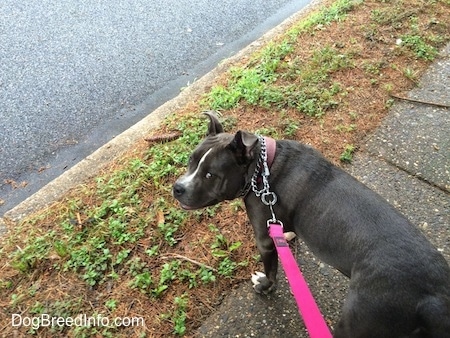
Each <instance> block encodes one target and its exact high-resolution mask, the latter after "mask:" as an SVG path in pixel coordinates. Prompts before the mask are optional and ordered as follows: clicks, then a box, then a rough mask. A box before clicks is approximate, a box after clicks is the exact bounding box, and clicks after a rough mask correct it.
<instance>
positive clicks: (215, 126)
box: [173, 112, 259, 210]
mask: <svg viewBox="0 0 450 338" xmlns="http://www.w3.org/2000/svg"><path fill="white" fill-rule="evenodd" d="M205 114H206V115H207V116H208V117H209V125H208V133H207V136H206V138H205V139H204V140H203V142H202V143H200V144H199V145H198V146H197V148H196V149H195V150H194V152H193V153H192V155H191V157H190V159H189V165H188V169H187V172H186V174H185V175H183V176H182V177H180V178H179V179H178V180H177V181H176V182H175V184H174V185H173V196H174V197H175V198H176V199H177V200H178V201H179V202H180V204H181V207H182V208H184V209H187V210H191V209H199V208H203V207H207V206H210V205H214V204H217V203H219V202H221V201H224V200H232V199H234V198H236V197H239V196H240V195H241V194H242V192H243V190H244V188H245V187H246V186H247V184H248V183H249V180H250V177H251V174H252V172H253V171H254V168H255V157H256V156H257V155H255V154H258V152H257V151H258V148H259V142H258V137H257V136H256V135H254V134H251V133H248V132H245V131H238V132H237V133H236V134H235V135H233V134H228V133H224V131H223V127H222V125H221V124H220V122H219V120H218V119H217V116H216V114H215V113H214V112H206V113H205Z"/></svg>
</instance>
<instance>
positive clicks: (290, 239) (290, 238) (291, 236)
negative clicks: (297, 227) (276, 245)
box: [284, 231, 297, 242]
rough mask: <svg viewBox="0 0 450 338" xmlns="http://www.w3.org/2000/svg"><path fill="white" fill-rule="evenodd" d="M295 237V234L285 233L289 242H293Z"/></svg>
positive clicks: (285, 237)
mask: <svg viewBox="0 0 450 338" xmlns="http://www.w3.org/2000/svg"><path fill="white" fill-rule="evenodd" d="M295 237H297V235H296V234H295V232H292V231H288V232H285V233H284V239H285V240H287V241H288V242H289V241H292V240H293V239H294V238H295Z"/></svg>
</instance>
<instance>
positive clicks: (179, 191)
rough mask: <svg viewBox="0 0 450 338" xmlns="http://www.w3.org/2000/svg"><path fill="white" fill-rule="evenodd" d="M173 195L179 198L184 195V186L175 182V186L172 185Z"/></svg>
mask: <svg viewBox="0 0 450 338" xmlns="http://www.w3.org/2000/svg"><path fill="white" fill-rule="evenodd" d="M172 191H173V195H174V196H175V197H180V196H181V195H183V194H184V192H185V191H186V189H185V188H184V185H182V184H180V183H177V182H175V184H174V185H173V189H172Z"/></svg>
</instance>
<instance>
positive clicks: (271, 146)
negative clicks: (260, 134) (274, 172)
mask: <svg viewBox="0 0 450 338" xmlns="http://www.w3.org/2000/svg"><path fill="white" fill-rule="evenodd" d="M264 139H265V140H266V149H267V165H268V167H269V169H270V167H272V163H273V160H274V158H275V151H276V149H277V141H275V140H274V139H273V138H271V137H264Z"/></svg>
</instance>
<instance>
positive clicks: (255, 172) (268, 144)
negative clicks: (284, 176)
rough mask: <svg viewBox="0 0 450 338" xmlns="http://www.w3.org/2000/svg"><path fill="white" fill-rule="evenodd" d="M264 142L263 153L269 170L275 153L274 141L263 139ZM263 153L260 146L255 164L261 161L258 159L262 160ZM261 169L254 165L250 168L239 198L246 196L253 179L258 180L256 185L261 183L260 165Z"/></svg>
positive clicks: (268, 138) (275, 145) (267, 138)
mask: <svg viewBox="0 0 450 338" xmlns="http://www.w3.org/2000/svg"><path fill="white" fill-rule="evenodd" d="M264 141H265V151H266V154H267V167H268V168H269V170H270V167H271V166H272V163H273V160H274V158H275V152H276V147H277V144H276V141H275V140H274V139H273V138H270V137H264ZM262 151H263V149H262V146H261V144H260V145H259V155H258V157H257V162H258V161H261V160H260V159H261V158H262V154H261V152H262ZM260 164H261V167H258V165H257V164H256V163H255V165H254V166H251V167H250V168H251V170H250V173H249V175H248V176H247V178H246V180H245V181H246V183H245V185H244V187H243V188H242V190H241V193H240V194H239V196H241V197H245V196H247V194H248V193H249V192H250V190H251V188H252V186H251V181H252V179H253V178H254V177H256V179H257V180H258V183H260V181H261V170H263V166H262V163H260Z"/></svg>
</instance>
